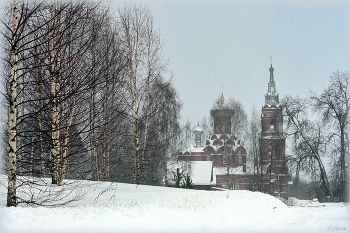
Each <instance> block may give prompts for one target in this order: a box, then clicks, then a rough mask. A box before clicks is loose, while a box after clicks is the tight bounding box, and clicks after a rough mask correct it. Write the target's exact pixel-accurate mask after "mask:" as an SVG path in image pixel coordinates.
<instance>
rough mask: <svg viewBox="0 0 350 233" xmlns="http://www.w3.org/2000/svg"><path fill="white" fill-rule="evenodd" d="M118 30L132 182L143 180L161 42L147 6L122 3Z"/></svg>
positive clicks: (161, 64)
mask: <svg viewBox="0 0 350 233" xmlns="http://www.w3.org/2000/svg"><path fill="white" fill-rule="evenodd" d="M119 20H120V24H121V26H120V34H121V37H122V38H123V40H124V41H123V44H124V46H125V53H126V57H127V71H126V72H127V77H128V79H129V83H128V90H129V99H130V103H129V106H130V118H131V145H132V154H133V160H134V161H133V163H134V172H133V182H134V183H136V184H139V183H141V182H142V170H143V165H144V159H145V150H146V145H147V140H148V130H149V122H150V111H151V85H152V83H153V82H154V81H155V80H156V79H157V78H158V77H160V76H161V75H162V73H163V72H164V70H165V65H166V63H165V62H164V60H163V59H162V42H161V39H160V35H159V33H158V32H157V31H155V28H154V22H153V17H152V15H151V12H150V10H149V9H147V8H145V7H143V6H137V5H125V6H124V7H123V8H121V9H120V10H119ZM141 121H143V122H141Z"/></svg>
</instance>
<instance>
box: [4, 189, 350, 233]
mask: <svg viewBox="0 0 350 233" xmlns="http://www.w3.org/2000/svg"><path fill="white" fill-rule="evenodd" d="M86 189H87V190H88V192H87V195H86V196H85V198H84V199H82V200H80V201H78V202H76V203H74V204H72V205H71V206H69V207H68V206H67V207H59V208H44V207H37V208H32V207H16V208H14V207H11V208H1V214H2V216H1V223H2V225H1V226H0V231H1V232H6V233H7V232H78V233H79V232H281V231H283V232H292V231H293V232H327V227H329V226H338V227H345V228H346V229H347V230H348V229H350V228H348V226H347V225H346V222H347V220H348V217H347V216H346V208H347V207H345V206H340V205H339V204H338V205H336V204H334V205H333V206H332V205H331V204H329V205H327V206H325V207H314V208H305V207H292V208H288V207H287V206H286V205H285V204H283V203H282V202H281V201H279V200H277V199H276V198H274V197H272V196H270V195H267V194H262V193H259V192H250V191H238V190H237V191H211V192H210V191H199V190H185V189H176V188H165V187H154V186H144V185H139V186H136V185H132V184H121V183H118V184H116V183H110V182H87V183H86ZM5 191H6V190H5V189H4V188H1V192H2V195H1V200H0V201H1V204H2V205H3V206H4V203H5V200H6V199H4V197H5V195H4V192H5ZM73 205H74V206H73ZM323 223H324V224H323ZM328 232H330V231H328Z"/></svg>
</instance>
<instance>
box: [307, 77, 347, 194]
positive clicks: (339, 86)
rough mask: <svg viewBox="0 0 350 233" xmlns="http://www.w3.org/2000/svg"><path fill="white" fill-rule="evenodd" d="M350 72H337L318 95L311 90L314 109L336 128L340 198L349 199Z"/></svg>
mask: <svg viewBox="0 0 350 233" xmlns="http://www.w3.org/2000/svg"><path fill="white" fill-rule="evenodd" d="M349 84H350V73H349V72H339V71H337V72H335V73H334V74H333V76H331V78H330V84H329V86H328V87H327V88H325V89H324V90H323V92H322V93H321V94H320V95H318V94H317V93H315V92H311V100H312V101H313V106H314V110H315V111H317V112H319V113H320V114H321V115H322V116H323V122H324V123H328V124H331V125H332V126H333V128H334V131H335V132H334V133H333V134H332V136H333V137H336V141H337V145H336V148H337V150H336V154H338V156H337V159H338V161H339V163H338V166H339V167H338V168H337V169H335V170H336V171H337V172H338V171H339V181H338V182H339V187H340V190H339V200H340V201H349V196H348V195H349V193H348V188H349V173H348V170H347V169H348V166H349V165H348V156H349V155H348V145H347V141H346V138H347V137H348V127H349V111H350V86H349Z"/></svg>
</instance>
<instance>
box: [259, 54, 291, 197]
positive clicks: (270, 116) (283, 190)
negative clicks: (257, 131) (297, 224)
mask: <svg viewBox="0 0 350 233" xmlns="http://www.w3.org/2000/svg"><path fill="white" fill-rule="evenodd" d="M269 71H270V80H269V83H268V89H267V93H266V94H265V105H264V106H263V107H262V110H261V137H260V162H259V173H260V179H259V187H260V191H261V192H264V193H268V194H271V195H273V196H278V197H282V198H284V199H288V168H287V166H286V159H285V138H284V136H283V115H282V106H281V105H280V103H279V95H278V93H277V89H276V83H275V81H274V75H273V72H274V68H273V67H272V61H271V64H270V69H269Z"/></svg>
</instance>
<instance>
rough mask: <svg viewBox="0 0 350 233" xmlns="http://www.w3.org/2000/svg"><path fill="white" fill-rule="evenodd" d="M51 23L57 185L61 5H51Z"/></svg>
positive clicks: (53, 152)
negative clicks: (59, 15)
mask: <svg viewBox="0 0 350 233" xmlns="http://www.w3.org/2000/svg"><path fill="white" fill-rule="evenodd" d="M50 11H51V12H50V13H51V22H50V26H51V27H50V63H51V71H50V72H51V95H52V97H53V100H52V110H51V111H52V113H51V121H52V122H51V130H52V133H51V140H52V148H51V152H50V153H51V159H52V171H51V177H52V184H57V182H58V178H59V177H58V167H59V163H60V157H59V156H60V150H61V145H60V129H59V125H60V118H59V112H60V106H59V97H58V92H59V90H60V80H59V78H60V74H59V72H60V54H59V45H58V41H57V36H58V32H57V31H58V24H59V23H60V22H59V21H60V20H59V17H58V16H56V12H58V11H59V5H57V6H54V5H53V4H52V5H51V9H50Z"/></svg>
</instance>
